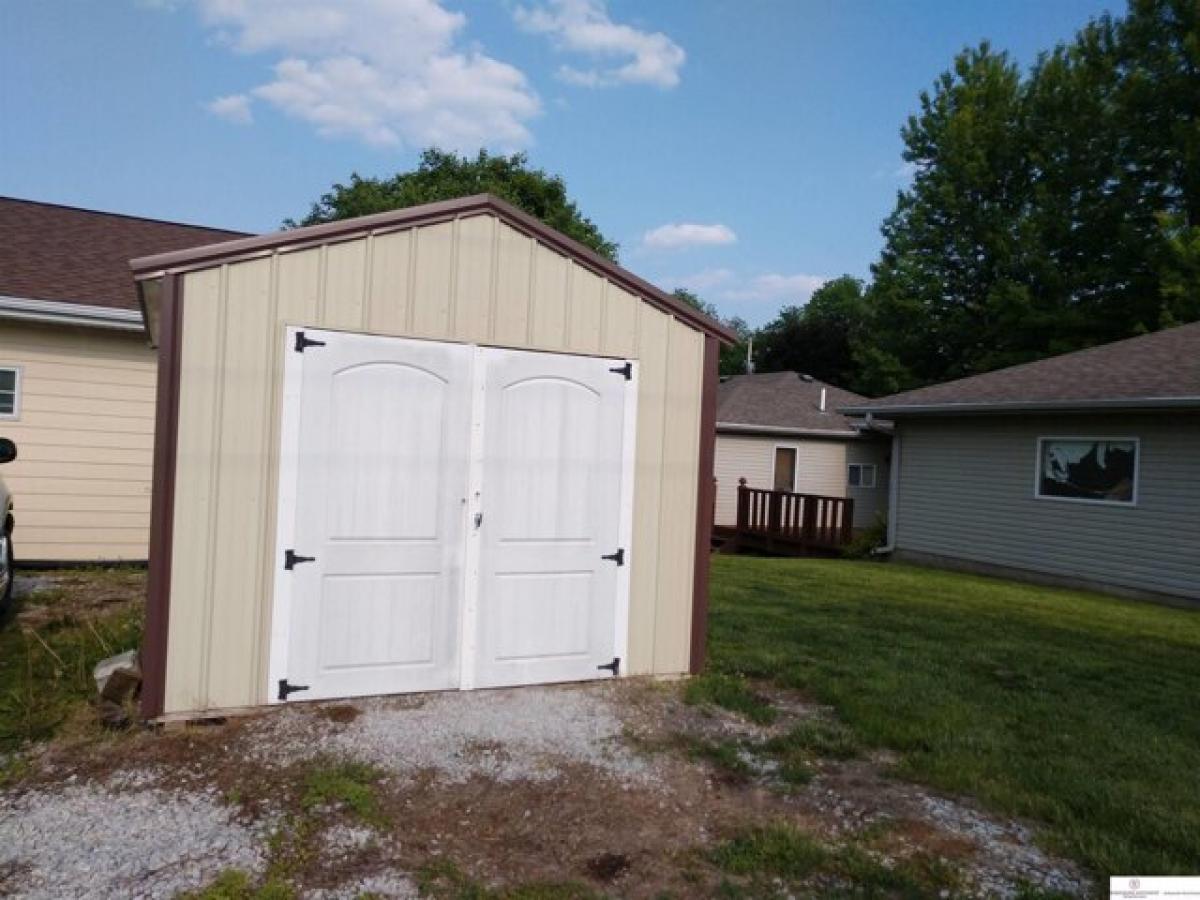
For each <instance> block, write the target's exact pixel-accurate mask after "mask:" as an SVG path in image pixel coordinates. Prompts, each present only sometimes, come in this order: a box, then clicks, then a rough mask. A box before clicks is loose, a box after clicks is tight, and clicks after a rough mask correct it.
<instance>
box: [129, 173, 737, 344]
mask: <svg viewBox="0 0 1200 900" xmlns="http://www.w3.org/2000/svg"><path fill="white" fill-rule="evenodd" d="M481 213H492V214H494V215H495V216H497V217H498V218H500V219H502V220H503V221H505V222H507V223H508V224H509V225H511V226H513V227H514V228H516V229H517V230H519V231H522V232H525V233H526V234H528V235H529V236H530V237H534V238H536V239H537V240H539V241H541V242H542V243H544V244H546V245H547V246H549V247H552V248H554V249H555V250H557V251H558V252H560V253H562V254H564V255H566V256H569V257H571V258H572V259H574V260H576V261H578V262H579V263H580V264H581V265H583V266H585V267H586V268H588V269H591V270H592V271H594V272H596V273H597V274H598V275H603V276H604V277H606V278H608V279H609V280H610V281H612V282H613V283H614V284H618V285H620V286H621V287H624V288H625V289H627V290H629V291H632V292H633V293H635V294H638V295H640V296H642V297H643V298H644V299H645V300H646V301H647V302H649V303H651V304H653V305H654V306H656V307H658V308H660V309H662V310H663V311H664V312H667V313H670V314H671V315H673V316H674V317H675V318H677V319H679V320H680V321H681V322H684V323H686V324H688V325H690V326H692V327H693V328H696V329H697V330H699V331H703V332H704V333H706V334H711V335H713V336H714V337H716V338H717V339H718V340H720V341H722V342H724V343H726V344H732V343H734V342H735V341H736V340H737V335H735V334H734V333H733V331H731V330H730V329H729V328H727V327H726V326H724V325H722V324H721V323H720V322H717V321H715V320H714V319H712V318H710V317H709V316H706V315H705V314H704V313H702V312H700V311H699V310H696V309H694V308H692V307H691V306H689V305H688V304H686V303H684V302H683V301H682V300H679V299H677V298H675V297H673V296H671V295H670V294H668V293H667V292H666V291H664V290H662V289H661V288H658V287H655V286H654V285H652V284H651V283H650V282H648V281H646V280H645V279H642V278H639V277H638V276H637V275H634V274H633V273H632V272H630V271H629V270H628V269H624V268H622V267H621V266H619V265H617V264H616V263H614V262H612V261H611V260H608V259H605V258H604V257H603V256H601V255H600V254H598V253H597V252H596V251H594V250H592V249H591V248H590V247H585V246H584V245H583V244H581V243H579V242H578V241H576V240H574V239H573V238H569V237H567V236H566V235H565V234H562V233H561V232H558V231H555V230H554V229H553V228H551V227H550V226H548V225H546V224H545V223H543V222H541V221H540V220H539V219H537V218H535V217H533V216H531V215H529V214H528V213H527V212H525V211H524V210H520V209H517V208H516V207H515V206H513V205H512V204H510V203H506V202H505V201H503V200H501V199H499V198H498V197H493V196H492V195H491V194H475V195H473V196H471V197H460V198H458V199H455V200H442V201H440V202H437V203H426V204H423V205H421V206H410V207H407V208H405V209H397V210H390V211H388V212H382V213H375V214H374V215H370V216H360V217H359V218H357V219H343V220H340V221H337V222H328V223H326V224H324V225H310V226H308V227H306V228H295V229H292V230H290V231H277V232H274V233H273V234H267V235H261V236H259V237H252V238H243V239H240V240H233V241H225V242H222V243H220V244H207V245H204V246H201V247H193V248H190V249H187V250H176V251H173V252H170V253H157V254H155V255H153V256H143V257H139V258H138V259H135V260H133V261H132V262H130V264H129V265H130V268H132V269H133V274H134V277H135V278H138V279H143V278H154V277H157V276H159V275H162V274H164V273H166V272H175V273H178V272H186V271H191V270H193V269H201V268H208V267H210V266H214V265H218V264H220V263H223V262H229V261H230V260H232V259H237V258H243V257H249V256H256V255H260V254H264V253H269V252H273V251H276V250H282V249H285V248H295V247H297V246H299V245H310V244H320V243H327V242H329V241H333V240H338V239H348V238H350V237H356V236H358V235H361V234H368V233H370V232H375V231H379V230H382V229H389V228H391V229H398V228H411V227H413V226H416V225H427V224H431V223H434V222H438V221H445V220H449V219H454V218H458V217H461V216H467V215H475V214H481Z"/></svg>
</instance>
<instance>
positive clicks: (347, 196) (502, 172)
mask: <svg viewBox="0 0 1200 900" xmlns="http://www.w3.org/2000/svg"><path fill="white" fill-rule="evenodd" d="M483 193H488V194H493V195H495V196H497V197H499V198H501V199H502V200H507V201H508V202H509V203H511V204H513V205H514V206H516V207H518V208H520V209H522V210H524V211H525V212H527V213H529V214H530V215H531V216H535V217H537V218H538V219H540V220H541V221H543V222H545V223H546V224H547V225H549V226H550V227H551V228H554V229H556V230H558V231H561V232H562V233H563V234H565V235H567V236H568V237H572V238H574V239H575V240H577V241H579V242H580V243H581V244H584V245H585V246H588V247H590V248H591V249H593V250H595V251H596V252H597V253H599V254H600V255H601V256H603V257H605V258H607V259H610V260H613V261H614V262H615V261H616V259H617V245H616V244H615V243H613V242H612V241H610V240H608V239H607V238H605V237H604V235H603V234H601V232H600V229H599V228H597V227H596V225H595V224H594V223H593V222H592V221H591V219H588V218H587V217H586V216H584V215H583V214H582V213H581V212H580V211H579V207H577V206H576V205H575V203H574V202H573V201H572V200H571V199H570V198H569V197H568V195H567V186H566V184H565V183H564V182H563V180H562V178H560V177H558V176H557V175H549V174H547V173H546V172H545V171H543V170H542V169H533V168H530V166H529V160H528V158H527V157H526V156H525V154H523V153H515V154H513V155H512V156H493V155H490V154H489V153H488V152H487V151H486V150H480V151H479V154H478V155H477V156H475V157H474V158H472V157H467V156H459V155H458V154H456V153H447V152H445V151H442V150H437V149H429V150H426V151H424V152H423V153H422V154H421V161H420V163H419V164H418V165H417V168H416V169H414V170H412V171H411V172H400V173H398V174H396V175H393V176H392V177H391V178H362V177H360V176H359V175H357V174H355V175H351V176H350V183H349V184H335V185H334V186H333V188H332V189H331V190H330V191H329V192H328V193H325V194H322V195H321V199H320V200H318V201H317V202H316V203H314V204H313V205H312V208H311V209H310V210H309V213H308V215H306V216H305V217H304V218H303V219H301V220H300V222H299V223H298V224H300V225H318V224H320V223H322V222H332V221H335V220H338V219H351V218H355V217H357V216H365V215H369V214H370V213H377V212H385V211H387V210H391V209H401V208H403V207H406V206H416V205H418V204H421V203H432V202H434V201H437V200H452V199H454V198H456V197H469V196H471V195H472V194H483ZM285 224H286V225H288V226H295V225H296V224H297V223H296V222H295V221H293V220H288V221H287V222H286V223H285Z"/></svg>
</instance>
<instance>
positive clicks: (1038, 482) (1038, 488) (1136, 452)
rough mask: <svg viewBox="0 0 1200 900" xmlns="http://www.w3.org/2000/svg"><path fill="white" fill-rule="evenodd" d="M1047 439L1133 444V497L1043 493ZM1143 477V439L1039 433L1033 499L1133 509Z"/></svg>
mask: <svg viewBox="0 0 1200 900" xmlns="http://www.w3.org/2000/svg"><path fill="white" fill-rule="evenodd" d="M1046 441H1088V442H1091V443H1097V444H1101V443H1116V442H1118V441H1119V442H1122V443H1126V444H1133V497H1132V498H1131V499H1129V500H1092V499H1089V498H1087V497H1055V496H1054V495H1052V494H1043V493H1042V446H1043V445H1044V444H1045V443H1046ZM1141 477H1142V439H1141V438H1136V437H1131V436H1128V435H1126V436H1118V437H1111V436H1108V435H1095V434H1083V435H1059V434H1044V435H1039V436H1038V439H1037V446H1036V448H1035V452H1034V456H1033V499H1035V500H1053V501H1056V502H1058V503H1083V504H1086V505H1088V506H1116V507H1118V508H1121V509H1133V508H1135V507H1136V506H1137V505H1138V499H1139V496H1140V494H1139V486H1140V482H1141Z"/></svg>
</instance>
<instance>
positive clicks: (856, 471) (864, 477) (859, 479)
mask: <svg viewBox="0 0 1200 900" xmlns="http://www.w3.org/2000/svg"><path fill="white" fill-rule="evenodd" d="M846 480H847V482H848V483H849V485H850V487H856V488H873V487H875V464H874V463H850V470H849V472H848V474H847V476H846Z"/></svg>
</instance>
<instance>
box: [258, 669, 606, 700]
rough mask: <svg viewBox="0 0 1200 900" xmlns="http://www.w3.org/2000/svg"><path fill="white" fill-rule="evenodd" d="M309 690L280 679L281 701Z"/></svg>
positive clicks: (304, 686)
mask: <svg viewBox="0 0 1200 900" xmlns="http://www.w3.org/2000/svg"><path fill="white" fill-rule="evenodd" d="M613 674H616V673H615V672H614V673H613ZM307 690H308V685H307V684H288V680H287V679H286V678H280V679H279V699H280V700H286V699H287V698H288V694H294V693H296V691H307Z"/></svg>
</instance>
